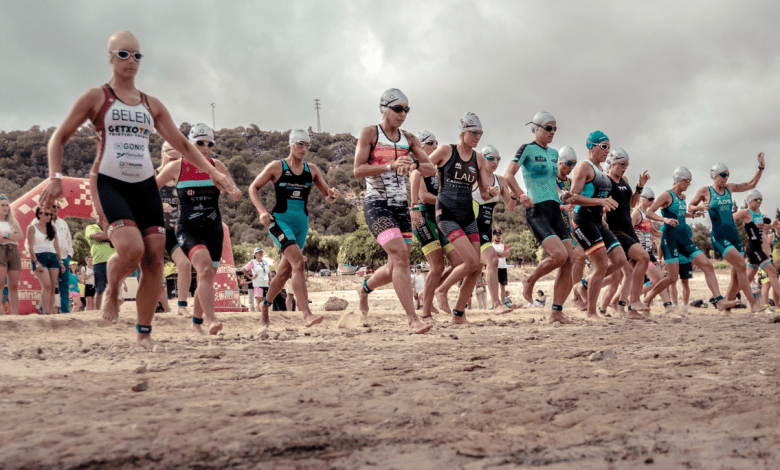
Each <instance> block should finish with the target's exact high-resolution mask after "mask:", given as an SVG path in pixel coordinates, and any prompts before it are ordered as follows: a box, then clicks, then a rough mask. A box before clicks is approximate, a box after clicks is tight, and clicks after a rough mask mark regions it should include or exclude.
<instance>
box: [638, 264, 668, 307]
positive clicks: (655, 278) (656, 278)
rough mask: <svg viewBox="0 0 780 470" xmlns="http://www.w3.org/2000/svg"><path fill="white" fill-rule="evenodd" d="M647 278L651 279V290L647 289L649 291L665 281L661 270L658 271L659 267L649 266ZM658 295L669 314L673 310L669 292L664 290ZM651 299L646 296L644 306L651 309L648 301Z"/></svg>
mask: <svg viewBox="0 0 780 470" xmlns="http://www.w3.org/2000/svg"><path fill="white" fill-rule="evenodd" d="M647 277H648V278H649V279H650V282H651V284H650V286H649V288H648V289H647V290H648V291H650V289H652V288H653V286H654V285H656V284H657V283H658V282H660V281H661V280H663V278H664V275H663V273H662V272H661V270H660V269H658V266H649V267H648V268H647ZM672 285H674V284H672ZM658 295H660V296H661V300H662V301H663V303H664V310H665V311H666V313H669V312H670V311H671V310H672V306H671V300H670V299H669V290H668V289H664V290H662V291H661V292H660V293H659V294H658ZM649 298H650V297H649V296H648V295H645V300H644V302H643V304H644V305H645V306H646V307H647V308H650V302H649V301H648V299H649Z"/></svg>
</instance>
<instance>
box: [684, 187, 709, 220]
mask: <svg viewBox="0 0 780 470" xmlns="http://www.w3.org/2000/svg"><path fill="white" fill-rule="evenodd" d="M709 199H710V188H709V186H704V187H701V188H699V190H698V191H696V195H695V196H693V199H691V202H690V203H689V204H688V212H689V213H691V214H695V213H696V212H707V211H708V210H709V208H710V204H709V202H710V201H709ZM699 203H703V204H699Z"/></svg>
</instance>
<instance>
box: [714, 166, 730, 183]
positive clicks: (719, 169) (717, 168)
mask: <svg viewBox="0 0 780 470" xmlns="http://www.w3.org/2000/svg"><path fill="white" fill-rule="evenodd" d="M724 171H729V167H727V166H726V164H725V163H716V164H714V165H712V168H710V178H712V179H715V177H716V176H718V174H719V173H723V172H724Z"/></svg>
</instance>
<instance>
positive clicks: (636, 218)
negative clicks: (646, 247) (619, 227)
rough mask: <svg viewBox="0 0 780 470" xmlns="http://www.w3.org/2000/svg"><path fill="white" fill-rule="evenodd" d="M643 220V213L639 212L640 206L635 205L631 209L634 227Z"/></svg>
mask: <svg viewBox="0 0 780 470" xmlns="http://www.w3.org/2000/svg"><path fill="white" fill-rule="evenodd" d="M641 221H642V214H641V213H640V212H639V208H638V207H635V208H634V209H633V210H632V211H631V225H632V226H633V227H636V226H637V225H639V222H641Z"/></svg>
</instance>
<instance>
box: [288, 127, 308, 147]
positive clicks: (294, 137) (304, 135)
mask: <svg viewBox="0 0 780 470" xmlns="http://www.w3.org/2000/svg"><path fill="white" fill-rule="evenodd" d="M298 142H311V139H310V138H309V133H308V132H306V131H305V130H303V129H293V130H291V131H290V145H292V144H295V143H298Z"/></svg>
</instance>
